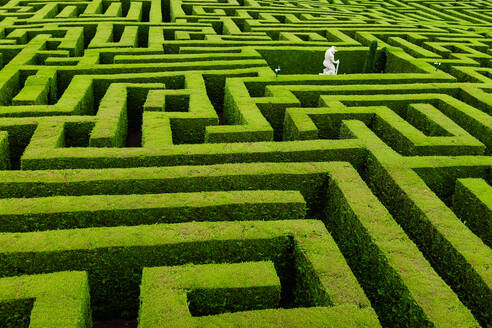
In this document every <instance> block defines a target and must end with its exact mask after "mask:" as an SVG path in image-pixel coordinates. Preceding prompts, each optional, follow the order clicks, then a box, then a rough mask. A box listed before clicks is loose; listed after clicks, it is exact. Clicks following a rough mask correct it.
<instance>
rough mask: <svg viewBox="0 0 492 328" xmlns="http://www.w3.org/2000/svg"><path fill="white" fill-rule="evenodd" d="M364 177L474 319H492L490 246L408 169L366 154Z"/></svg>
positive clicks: (485, 324) (482, 320)
mask: <svg viewBox="0 0 492 328" xmlns="http://www.w3.org/2000/svg"><path fill="white" fill-rule="evenodd" d="M367 167H368V170H367V173H365V178H366V179H367V180H366V181H367V182H368V184H369V186H370V187H371V190H372V191H373V192H374V193H375V195H376V196H377V197H378V198H379V199H380V201H381V202H382V203H383V204H384V205H385V207H386V208H387V209H388V210H389V212H390V213H391V214H392V216H393V217H394V218H395V220H396V221H397V222H398V224H400V225H401V226H402V227H403V229H404V230H405V232H406V233H407V234H408V236H409V237H410V238H411V239H412V240H414V241H415V243H416V244H417V246H418V247H419V249H420V250H421V251H422V253H423V254H424V255H425V257H426V259H427V260H428V261H429V262H430V263H431V264H432V266H433V268H434V269H435V270H436V272H437V273H438V274H439V275H440V276H441V277H442V278H443V280H444V281H446V283H448V284H449V285H450V286H451V287H452V288H453V290H454V291H455V292H456V294H457V295H458V296H459V298H460V300H461V301H462V302H463V303H464V304H465V305H466V306H467V307H468V308H469V309H470V310H471V311H472V313H473V315H474V316H475V318H476V319H477V321H478V322H479V323H480V324H481V325H483V326H487V325H488V324H490V322H491V318H492V277H491V276H490V274H489V273H488V269H487V266H488V264H487V263H488V262H490V258H491V254H490V248H489V247H487V246H485V244H483V243H481V241H480V239H479V238H477V237H476V236H475V235H473V234H472V233H471V231H469V230H468V229H466V228H465V226H464V225H463V224H462V223H461V222H460V221H459V219H458V218H457V217H456V216H455V215H453V213H452V212H451V210H450V209H449V208H448V207H446V206H445V205H444V204H443V203H442V202H441V201H440V200H439V198H437V197H436V196H435V195H434V194H433V193H432V191H431V190H430V189H429V188H428V187H427V186H426V185H425V183H424V182H423V181H422V180H421V179H420V178H419V177H418V175H416V174H415V172H413V171H412V170H411V169H405V168H399V169H398V168H394V167H389V166H388V167H382V166H381V163H379V162H378V161H377V160H376V159H375V158H374V157H373V156H372V155H370V156H369V157H368V166H367Z"/></svg>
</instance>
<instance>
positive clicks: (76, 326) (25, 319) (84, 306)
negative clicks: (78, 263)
mask: <svg viewBox="0 0 492 328" xmlns="http://www.w3.org/2000/svg"><path fill="white" fill-rule="evenodd" d="M89 298H90V296H89V283H88V276H87V273H86V272H80V271H66V272H55V273H48V274H37V275H21V276H17V277H8V278H0V320H1V321H0V322H1V324H2V327H5V328H17V327H27V326H29V327H33V328H34V327H39V328H44V327H46V328H47V327H64V328H65V327H66V328H90V327H92V318H91V309H90V300H89Z"/></svg>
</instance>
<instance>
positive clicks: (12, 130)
mask: <svg viewBox="0 0 492 328" xmlns="http://www.w3.org/2000/svg"><path fill="white" fill-rule="evenodd" d="M36 127H37V126H36V125H31V124H30V125H16V126H12V127H8V128H7V129H6V130H7V132H8V133H9V136H8V140H9V145H10V149H9V150H10V169H11V170H20V168H21V157H22V154H23V153H24V150H25V149H26V147H27V145H28V144H29V143H30V141H31V137H32V135H33V134H34V131H35V130H36Z"/></svg>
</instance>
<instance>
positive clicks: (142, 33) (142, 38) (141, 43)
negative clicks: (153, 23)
mask: <svg viewBox="0 0 492 328" xmlns="http://www.w3.org/2000/svg"><path fill="white" fill-rule="evenodd" d="M142 3H143V4H144V5H143V7H144V8H145V7H148V6H150V2H147V1H144V2H142ZM143 14H144V15H145V14H147V21H148V20H149V17H148V16H149V9H148V8H147V10H145V9H143ZM144 22H145V20H144ZM137 34H138V40H137V41H138V47H139V48H147V47H148V46H149V26H148V25H140V26H138V32H137Z"/></svg>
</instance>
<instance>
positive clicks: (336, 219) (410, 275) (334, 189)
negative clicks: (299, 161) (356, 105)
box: [322, 167, 478, 327]
mask: <svg viewBox="0 0 492 328" xmlns="http://www.w3.org/2000/svg"><path fill="white" fill-rule="evenodd" d="M326 197H327V199H328V202H327V206H326V208H325V209H324V216H322V219H323V220H324V222H325V223H326V225H327V227H328V229H329V231H330V232H331V234H332V235H333V236H334V238H335V240H336V242H337V244H338V245H339V247H340V249H341V251H342V253H343V254H344V256H345V258H347V261H348V263H349V265H350V267H351V268H352V270H353V271H354V273H355V275H356V276H357V278H358V280H359V282H360V283H361V285H362V287H363V288H364V291H365V292H366V293H367V295H368V297H369V299H370V300H371V304H372V305H373V307H374V309H375V310H376V312H377V313H378V316H379V319H380V320H381V323H382V324H383V325H384V326H387V327H397V326H398V327H399V326H402V323H404V326H405V327H444V326H447V325H453V326H456V327H476V326H478V323H477V322H476V321H475V319H474V318H473V316H472V314H471V312H470V310H468V309H467V308H466V307H465V306H463V304H462V303H461V302H460V300H459V299H458V297H457V296H456V294H455V293H454V292H453V291H452V290H451V288H449V286H447V285H446V283H445V282H444V281H443V280H442V279H441V278H440V277H439V276H438V275H437V274H436V272H435V271H434V269H433V268H432V267H431V266H430V264H429V263H428V262H427V260H426V259H425V258H424V256H423V255H422V254H421V253H420V251H419V249H418V248H417V247H416V245H415V244H414V243H413V242H412V240H411V239H410V238H409V237H407V235H406V233H405V232H404V231H403V229H402V228H401V227H400V226H399V225H398V224H397V223H396V222H395V221H394V219H393V218H392V217H391V215H390V214H389V213H388V211H387V210H386V209H385V208H384V207H383V206H382V205H381V204H380V202H379V200H378V199H377V198H376V197H375V196H373V194H372V193H371V191H370V190H369V188H368V187H367V186H366V185H365V183H364V182H363V180H362V179H361V177H360V176H359V175H358V173H357V172H356V171H355V170H354V169H352V168H348V167H340V168H339V169H338V170H336V171H334V172H333V173H332V179H330V184H329V187H328V189H327V191H326Z"/></svg>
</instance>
